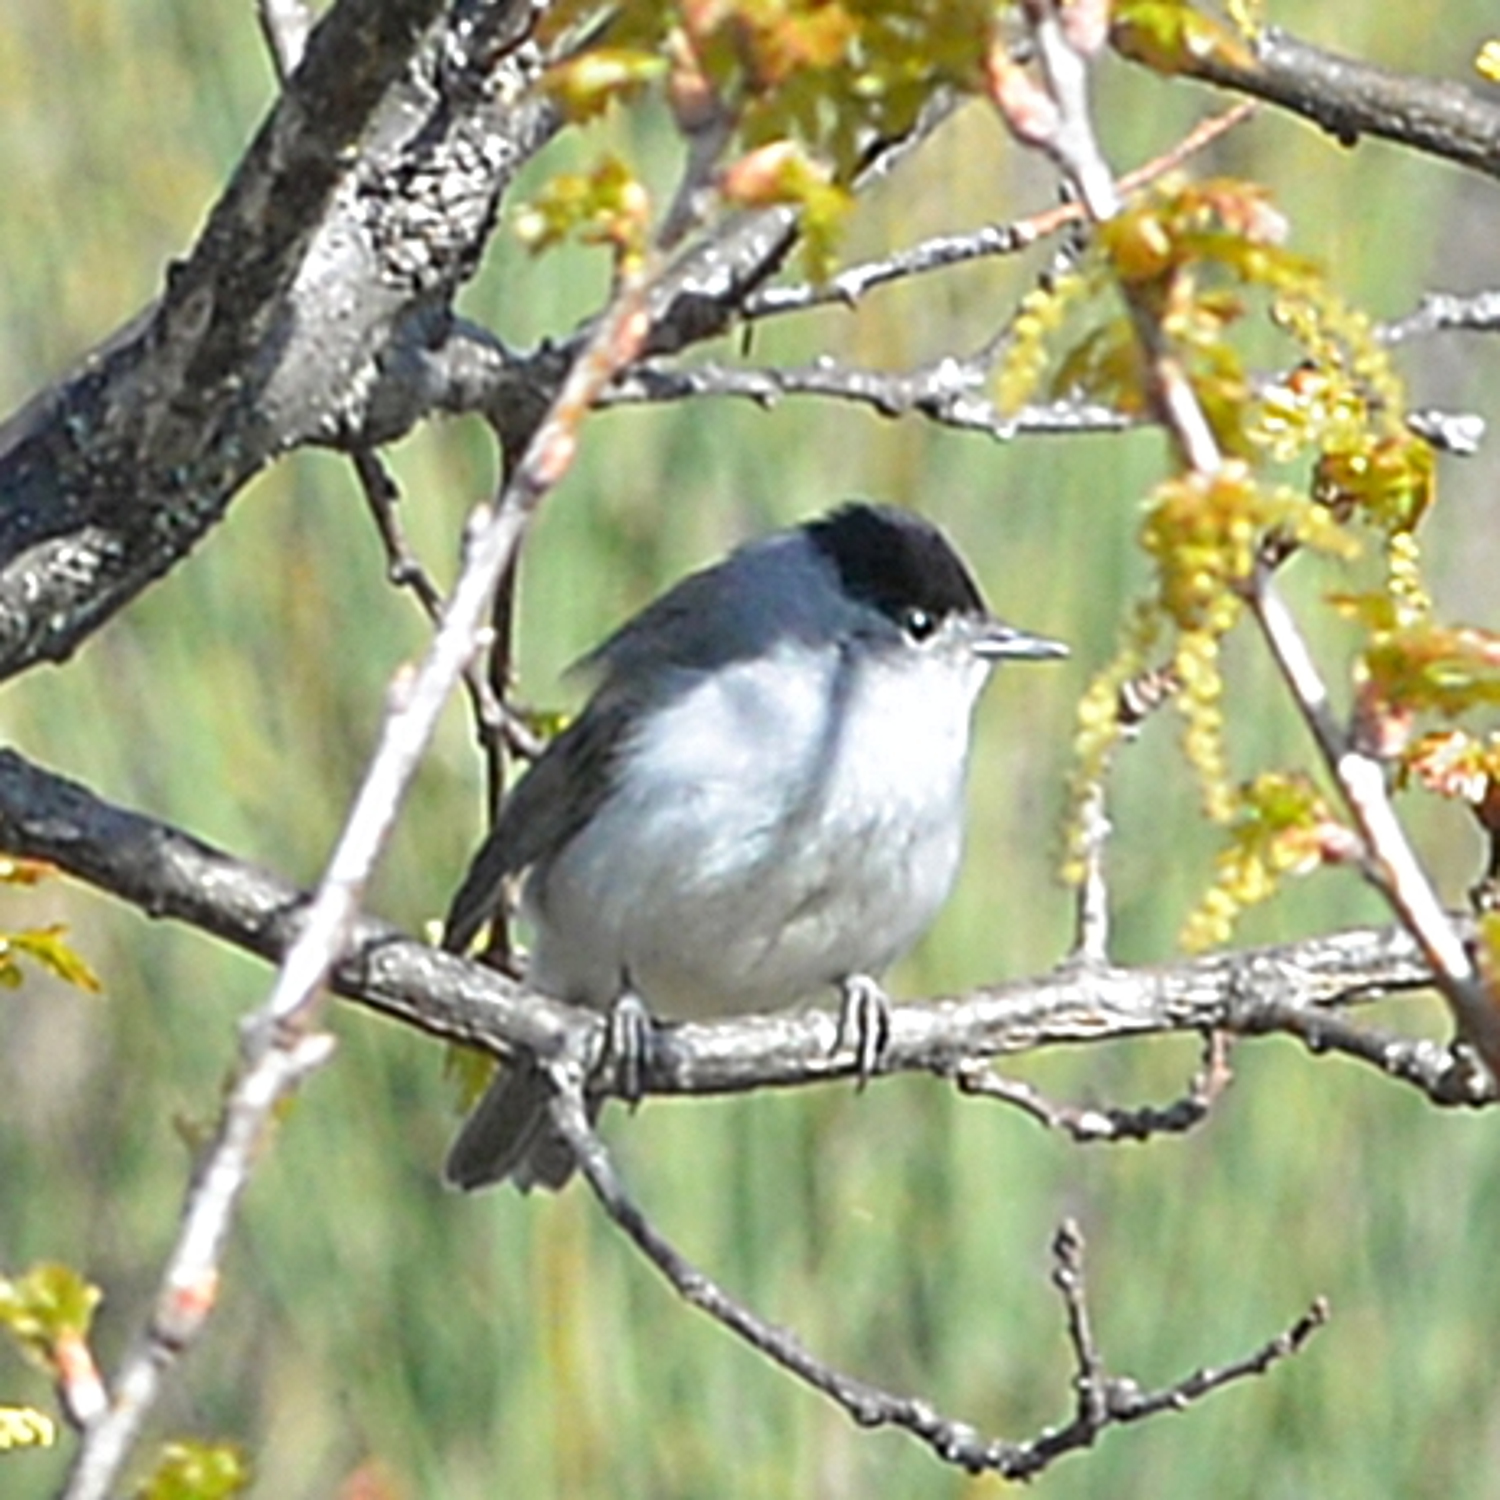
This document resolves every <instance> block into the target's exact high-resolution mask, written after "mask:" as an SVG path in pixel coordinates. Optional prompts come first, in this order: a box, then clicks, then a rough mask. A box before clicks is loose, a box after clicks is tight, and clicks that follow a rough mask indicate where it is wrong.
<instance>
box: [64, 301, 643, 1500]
mask: <svg viewBox="0 0 1500 1500" xmlns="http://www.w3.org/2000/svg"><path fill="white" fill-rule="evenodd" d="M641 303H642V288H641V286H640V285H639V283H638V282H632V281H627V282H625V283H624V284H623V285H622V286H621V288H620V289H619V291H618V292H617V294H616V297H615V299H614V301H613V302H612V303H611V305H610V306H609V307H608V308H607V310H606V311H605V313H604V315H603V316H602V317H601V318H600V320H599V322H598V323H597V324H596V327H595V332H594V336H593V339H592V340H591V341H590V343H589V344H588V345H587V346H586V347H585V348H584V350H583V351H582V353H581V354H580V356H579V358H578V359H577V360H576V361H575V364H574V367H573V369H572V371H571V372H570V374H569V376H568V378H567V380H565V381H564V383H563V385H562V388H561V389H560V390H559V392H558V394H557V397H556V400H555V401H554V403H553V405H552V409H551V410H550V412H549V413H548V415H547V418H546V420H544V421H543V422H542V423H541V425H540V426H539V427H538V428H537V430H536V432H535V434H534V436H533V437H532V440H531V442H530V444H529V445H528V446H527V449H526V452H525V454H524V455H523V457H522V458H521V460H520V462H519V463H518V464H517V465H516V466H515V469H514V471H513V472H512V473H511V475H510V476H509V478H508V480H507V482H506V483H505V484H504V485H503V487H502V490H501V493H500V496H499V498H498V500H497V503H496V504H495V506H494V508H493V510H492V511H490V512H489V513H488V514H487V515H480V516H477V517H476V519H475V522H474V525H473V526H472V528H471V537H470V546H469V548H468V552H467V555H466V558H465V562H464V567H463V571H462V573H461V575H460V577H459V580H458V584H457V586H456V587H455V589H454V591H453V595H452V597H451V598H450V599H449V601H448V604H447V607H446V609H445V611H444V615H443V621H442V624H441V626H440V627H439V628H438V630H437V632H436V634H435V635H434V637H433V639H432V642H431V644H430V645H429V647H428V649H427V652H426V655H425V657H424V659H423V661H422V664H421V666H420V667H419V668H418V669H417V671H416V672H415V674H412V675H410V676H409V677H408V676H407V675H406V674H402V675H401V676H399V677H398V678H397V680H396V682H395V683H394V684H393V686H392V690H391V693H390V699H389V706H388V710H387V713H386V716H385V719H384V722H383V723H382V725H381V731H380V738H379V742H378V744H377V745H376V748H375V751H374V753H373V755H372V756H371V759H370V763H369V765H368V767H367V769H366V771H365V775H364V779H363V781H362V782H361V785H360V787H359V790H358V792H357V793H356V795H355V798H354V802H353V804H352V806H351V808H350V810H349V813H348V815H347V817H346V819H345V822H344V827H343V830H342V832H341V833H340V835H339V838H338V841H337V843H336V845H335V847H334V850H333V853H332V855H331V857H330V858H329V861H328V865H327V868H326V870H325V871H324V874H323V877H322V880H321V882H320V884H319V886H318V889H317V892H316V893H315V895H314V896H313V898H312V900H311V902H310V903H309V904H308V906H307V909H306V911H305V913H304V914H303V918H302V920H301V922H300V923H299V925H298V930H297V933H296V936H295V938H294V939H293V940H292V941H291V943H290V944H289V946H288V947H287V949H286V951H285V954H284V956H283V958H282V960H281V966H280V968H279V970H278V972H277V975H276V979H275V982H274V984H273V986H272V989H271V993H270V996H269V998H268V999H267V1000H266V1003H265V1005H264V1006H263V1007H262V1008H261V1010H259V1011H258V1012H257V1013H256V1014H255V1015H253V1016H252V1017H251V1018H250V1021H249V1023H248V1024H247V1026H246V1028H245V1031H244V1046H245V1052H246V1057H245V1063H244V1067H243V1070H242V1072H241V1075H240V1077H239V1079H238V1080H237V1082H236V1084H235V1087H234V1089H233V1091H232V1093H231V1096H230V1101H229V1103H228V1105H227V1106H226V1108H225V1111H224V1114H223V1117H222V1120H221V1124H220V1127H219V1131H218V1134H217V1136H216V1138H215V1140H214V1142H213V1144H212V1146H211V1147H210V1148H209V1150H208V1152H207V1154H206V1155H205V1157H204V1159H203V1161H202V1162H201V1163H200V1165H199V1168H198V1170H197V1171H196V1172H195V1174H194V1177H193V1181H192V1182H191V1184H190V1185H189V1188H188V1192H187V1195H186V1199H185V1201H184V1204H183V1210H182V1220H181V1224H180V1226H179V1230H178V1237H177V1240H176V1243H175V1245H174V1247H173V1249H172V1251H171V1252H170V1254H169V1256H168V1259H167V1262H166V1266H165V1269H164V1272H163V1278H162V1284H161V1291H160V1293H159V1294H158V1298H157V1306H156V1311H155V1312H154V1314H153V1315H152V1317H151V1319H150V1320H149V1322H148V1324H147V1326H146V1328H145V1329H144V1331H143V1332H142V1333H141V1335H140V1336H139V1337H138V1338H137V1340H136V1342H135V1344H134V1346H133V1348H132V1349H131V1351H130V1353H129V1354H128V1355H127V1356H126V1359H125V1361H124V1363H123V1365H122V1367H121V1369H120V1372H119V1375H118V1377H117V1378H116V1380H115V1381H114V1382H113V1387H112V1390H111V1394H110V1404H109V1406H108V1408H107V1409H106V1410H105V1411H104V1412H103V1413H102V1414H101V1415H100V1416H99V1418H98V1419H97V1420H96V1421H95V1422H93V1423H92V1424H90V1425H89V1426H88V1427H87V1428H85V1430H84V1432H83V1436H82V1440H81V1442H80V1443H79V1447H78V1451H77V1453H76V1455H75V1457H74V1461H73V1464H72V1467H71V1469H70V1472H69V1477H68V1482H67V1485H66V1488H65V1490H64V1500H103V1497H104V1496H105V1495H106V1494H107V1493H108V1491H109V1490H110V1489H111V1488H113V1486H114V1484H115V1481H116V1479H117V1477H118V1474H119V1471H120V1469H121V1467H122V1466H123V1464H124V1462H125V1459H126V1458H127V1456H128V1454H129V1452H130V1449H131V1447H132V1446H133V1444H134V1442H135V1440H136V1438H137V1436H138V1434H139V1432H140V1430H141V1427H142V1425H143V1423H144V1421H145V1418H146V1416H147V1415H148V1413H149V1412H150V1409H151V1407H152V1406H153V1404H154V1402H155V1399H156V1397H157V1395H158V1393H159V1391H160V1388H161V1382H162V1378H163V1376H164V1374H165V1372H166V1370H167V1369H168V1368H170V1367H171V1366H172V1365H173V1364H174V1363H175V1362H176V1360H177V1359H178V1358H179V1357H180V1355H181V1354H182V1353H183V1352H184V1351H185V1350H186V1349H187V1348H188V1347H189V1346H190V1345H191V1344H192V1343H193V1342H194V1341H195V1340H196V1338H197V1336H198V1334H199V1333H200V1332H201V1330H202V1328H203V1326H204V1324H205V1323H206V1321H207V1317H208V1314H209V1312H210V1310H211V1309H212V1306H213V1293H214V1291H215V1289H216V1288H217V1285H218V1279H219V1266H220V1262H221V1260H222V1256H223V1252H224V1248H225V1246H226V1244H227V1241H228V1238H229V1233H230V1230H231V1228H232V1225H233V1221H234V1215H235V1211H236V1208H237V1206H238V1203H239V1201H240V1198H241V1197H242V1195H243V1193H244V1190H245V1188H246V1187H247V1186H248V1184H249V1180H250V1172H251V1168H252V1166H253V1164H254V1160H255V1156H256V1153H255V1149H254V1148H255V1145H256V1143H257V1142H258V1141H259V1140H260V1138H261V1136H262V1135H263V1134H264V1132H265V1130H266V1128H267V1126H268V1124H269V1122H270V1120H271V1118H272V1115H273V1112H274V1110H275V1108H276V1106H277V1104H278V1103H279V1101H280V1100H281V1099H283V1098H284V1097H285V1096H286V1094H287V1093H288V1091H289V1090H290V1089H291V1088H293V1087H294V1086H295V1085H296V1084H297V1083H298V1082H299V1081H300V1080H301V1079H302V1078H303V1077H304V1076H305V1075H306V1074H307V1073H308V1072H309V1071H311V1069H312V1068H314V1067H316V1066H317V1065H318V1064H319V1063H320V1062H322V1061H323V1060H325V1059H326V1058H327V1057H328V1056H329V1055H330V1054H331V1051H332V1043H331V1040H330V1039H329V1038H327V1037H326V1036H324V1035H322V1034H321V1033H320V1032H318V1031H317V1030H316V1029H315V1028H316V1027H317V1026H318V1023H319V1021H320V1018H321V1010H322V987H323V984H324V982H325V980H326V979H327V978H328V976H329V974H330V971H331V970H332V969H333V968H334V966H335V964H336V963H337V962H338V960H339V958H340V956H341V955H342V954H343V953H344V952H345V950H346V948H347V946H348V944H349V941H350V939H351V937H352V936H353V934H354V931H355V928H356V924H357V921H358V917H359V907H360V902H361V899H362V897H363V893H364V889H365V885H366V883H367V881H368V880H369V877H370V875H371V873H372V871H373V870H374V868H375V864H376V861H377V860H378V859H379V857H380V854H381V851H382V849H383V848H384V846H385V843H386V841H387V839H388V838H389V835H390V832H391V829H392V828H393V827H394V825H395V820H396V815H397V812H398V811H399V809H400V807H401V804H402V801H403V800H404V796H405V792H406V788H407V786H408V785H409V784H410V781H411V778H412V777H413V775H414V774H415V773H416V769H417V766H418V764H419V763H420V760H421V757H422V755H423V754H424V753H425V751H426V748H427V744H428V742H429V740H430V739H431V736H432V733H433V731H434V729H435V727H436V725H437V721H438V716H439V714H440V713H441V711H442V707H443V704H444V703H445V702H446V700H447V698H448V696H449V694H450V693H451V692H452V690H453V688H454V686H455V684H456V683H457V681H458V679H459V676H460V674H461V673H462V671H463V669H464V667H465V665H466V663H467V662H468V661H469V660H470V658H471V657H472V656H473V654H474V649H475V645H476V642H477V640H478V638H479V633H480V629H481V626H482V624H483V618H484V611H485V608H486V606H487V604H488V601H489V598H490V596H491V594H492V593H493V591H494V588H495V584H496V581H497V579H498V577H499V575H500V572H501V571H502V569H503V568H504V567H505V565H506V563H507V562H508V561H509V559H510V557H511V556H512V554H513V553H514V551H515V549H516V547H517V546H518V545H519V542H520V539H521V533H522V531H523V529H524V527H525V525H526V523H527V521H528V520H529V518H530V516H531V514H532V513H533V512H534V511H535V510H536V508H537V507H538V505H539V504H540V503H541V500H542V498H543V497H544V496H545V495H546V494H547V492H548V491H549V490H551V489H552V488H553V486H555V485H556V484H557V482H558V480H560V479H561V478H562V476H563V474H564V473H565V472H566V471H567V469H568V467H569V466H570V464H571V461H572V458H573V455H574V453H575V452H576V451H577V440H578V437H577V435H578V428H579V426H580V425H581V423H582V422H583V419H584V417H585V416H586V415H587V413H588V411H589V409H590V407H591V406H592V404H593V400H594V397H595V395H596V394H597V392H598V390H599V388H600V387H601V386H602V385H603V384H604V383H605V382H606V381H608V380H609V378H610V377H611V375H613V373H614V372H615V370H617V369H618V368H619V367H620V365H622V364H624V363H625V362H626V361H628V360H629V359H631V358H633V357H634V355H635V354H636V352H637V350H638V349H639V346H640V340H641V338H642V336H643V334H644V320H643V318H642V317H641Z"/></svg>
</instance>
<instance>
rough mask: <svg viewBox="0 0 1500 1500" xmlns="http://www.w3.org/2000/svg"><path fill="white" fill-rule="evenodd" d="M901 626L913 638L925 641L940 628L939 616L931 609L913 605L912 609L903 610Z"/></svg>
mask: <svg viewBox="0 0 1500 1500" xmlns="http://www.w3.org/2000/svg"><path fill="white" fill-rule="evenodd" d="M901 628H902V629H903V630H904V631H905V632H906V633H907V635H909V636H910V637H911V638H912V640H914V641H925V640H926V639H927V638H928V637H929V636H930V635H932V634H933V632H934V631H936V630H937V628H938V622H937V616H936V615H935V614H933V613H932V611H931V610H928V609H922V608H921V607H920V606H918V605H913V606H912V607H911V608H910V609H908V610H905V611H903V613H902V615H901Z"/></svg>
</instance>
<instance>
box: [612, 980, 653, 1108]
mask: <svg viewBox="0 0 1500 1500" xmlns="http://www.w3.org/2000/svg"><path fill="white" fill-rule="evenodd" d="M655 1024H656V1023H655V1021H654V1019H653V1018H652V1015H651V1012H650V1011H649V1010H647V1008H646V1003H645V1001H644V1000H642V999H641V997H640V996H639V995H637V994H636V993H635V991H634V990H625V991H623V992H622V993H621V995H620V997H619V998H618V999H617V1000H616V1001H615V1003H614V1004H613V1005H612V1006H611V1007H610V1011H609V1026H608V1029H607V1031H606V1033H605V1037H604V1057H603V1059H602V1061H604V1062H605V1063H607V1064H608V1065H609V1066H610V1067H611V1068H612V1069H613V1071H614V1075H615V1086H616V1088H617V1089H618V1091H619V1095H620V1098H621V1099H623V1100H624V1101H625V1103H626V1104H628V1105H629V1106H630V1108H631V1109H634V1108H636V1106H637V1105H638V1104H640V1102H641V1095H642V1092H643V1091H644V1088H645V1081H644V1079H643V1077H642V1073H643V1070H644V1067H645V1061H646V1052H647V1049H648V1048H649V1047H650V1045H651V1032H652V1029H653V1027H654V1026H655Z"/></svg>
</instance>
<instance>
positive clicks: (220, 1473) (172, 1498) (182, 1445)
mask: <svg viewBox="0 0 1500 1500" xmlns="http://www.w3.org/2000/svg"><path fill="white" fill-rule="evenodd" d="M251 1477H252V1476H251V1471H250V1463H249V1460H248V1459H247V1458H246V1457H245V1454H244V1451H243V1450H242V1449H240V1448H238V1447H236V1446H235V1445H234V1444H233V1443H198V1442H176V1443H166V1444H164V1445H163V1447H162V1450H161V1456H160V1457H159V1458H158V1459H157V1463H156V1468H155V1469H154V1470H153V1471H152V1473H151V1475H150V1477H149V1478H148V1479H147V1480H146V1482H145V1483H144V1484H142V1485H141V1487H140V1488H139V1489H138V1490H137V1491H136V1500H226V1497H227V1496H230V1495H237V1494H239V1493H240V1491H241V1490H243V1489H245V1488H246V1486H247V1485H249V1483H250V1480H251Z"/></svg>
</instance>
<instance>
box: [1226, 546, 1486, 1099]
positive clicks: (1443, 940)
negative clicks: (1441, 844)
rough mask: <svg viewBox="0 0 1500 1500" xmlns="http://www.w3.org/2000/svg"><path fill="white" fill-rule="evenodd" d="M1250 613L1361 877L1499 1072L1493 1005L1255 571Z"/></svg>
mask: <svg viewBox="0 0 1500 1500" xmlns="http://www.w3.org/2000/svg"><path fill="white" fill-rule="evenodd" d="M1250 607H1251V609H1252V610H1253V611H1254V613H1255V618H1256V620H1257V621H1258V622H1259V624H1260V628H1261V633H1262V635H1264V637H1265V639H1266V643H1267V645H1268V646H1269V647H1270V648H1271V654H1272V656H1273V658H1274V659H1275V662H1276V665H1277V666H1278V667H1279V668H1280V670H1281V675H1282V677H1283V679H1284V680H1285V682H1286V685H1287V688H1288V690H1289V691H1290V693H1291V695H1292V700H1293V702H1294V703H1295V704H1296V705H1297V707H1298V709H1299V711H1300V712H1301V714H1302V718H1303V721H1304V722H1305V723H1306V724H1307V727H1308V729H1309V730H1310V731H1311V732H1312V736H1313V740H1314V742H1315V743H1316V745H1317V747H1318V751H1319V753H1320V754H1321V756H1322V757H1323V761H1324V764H1325V765H1326V766H1327V767H1328V770H1329V773H1330V774H1331V775H1332V777H1333V779H1334V781H1335V783H1336V784H1337V786H1338V788H1339V791H1340V792H1341V793H1342V795H1343V798H1344V802H1345V805H1346V806H1347V807H1348V809H1349V811H1350V814H1351V815H1352V816H1353V818H1354V822H1355V826H1356V827H1357V828H1358V830H1359V833H1360V835H1361V837H1362V838H1363V840H1364V843H1365V851H1366V856H1367V860H1366V864H1367V869H1368V873H1369V877H1370V879H1371V880H1372V882H1373V883H1374V885H1375V886H1376V888H1377V889H1378V890H1379V891H1380V892H1381V894H1382V895H1384V896H1385V898H1386V900H1387V901H1388V902H1389V903H1390V906H1391V908H1392V910H1393V911H1394V912H1395V913H1396V915H1397V916H1399V917H1400V919H1401V921H1402V922H1403V923H1405V925H1406V927H1407V929H1408V930H1409V931H1410V932H1411V933H1412V935H1413V936H1414V937H1415V938H1416V939H1417V942H1418V943H1419V944H1420V945H1421V948H1422V951H1423V953H1424V954H1425V955H1426V957H1427V960H1428V962H1429V963H1430V964H1431V965H1432V969H1433V972H1434V974H1435V975H1436V976H1437V982H1438V986H1439V988H1440V989H1441V990H1442V992H1443V994H1444V995H1445V996H1446V997H1447V999H1448V1001H1449V1004H1450V1005H1451V1006H1452V1008H1453V1013H1454V1019H1455V1021H1456V1022H1457V1024H1458V1027H1459V1029H1460V1031H1461V1032H1462V1034H1463V1035H1464V1036H1465V1037H1467V1038H1468V1039H1469V1040H1470V1041H1472V1042H1473V1043H1474V1045H1475V1046H1476V1047H1477V1048H1478V1049H1479V1051H1480V1053H1481V1055H1482V1056H1483V1057H1484V1059H1485V1062H1486V1063H1487V1064H1488V1065H1489V1067H1490V1069H1491V1070H1492V1071H1497V1072H1500V1006H1497V1005H1496V1003H1495V999H1494V997H1493V996H1491V994H1490V993H1489V989H1488V986H1486V984H1485V983H1484V981H1483V979H1482V978H1481V976H1480V974H1479V971H1478V969H1477V968H1476V967H1475V964H1474V961H1473V959H1472V958H1471V957H1470V956H1469V950H1468V947H1467V945H1466V944H1465V942H1464V941H1463V939H1462V938H1461V937H1460V936H1459V934H1458V932H1457V930H1456V929H1455V928H1454V926H1453V923H1452V922H1451V921H1449V919H1448V915H1447V913H1446V912H1445V911H1444V910H1443V908H1442V906H1441V905H1440V903H1439V902H1438V899H1437V893H1436V892H1435V891H1434V890H1433V888H1432V883H1431V882H1430V881H1429V880H1428V879H1427V876H1426V873H1425V872H1424V871H1423V869H1422V866H1421V863H1420V861H1419V860H1418V859H1417V855H1416V851H1415V850H1414V849H1413V848H1412V846H1411V843H1410V841H1409V840H1408V839H1407V837H1406V830H1405V829H1404V828H1403V827H1402V826H1401V820H1400V819H1399V818H1398V817H1397V816H1396V811H1395V809H1394V807H1392V805H1391V799H1390V793H1389V791H1388V789H1387V787H1386V779H1385V769H1384V767H1383V766H1382V765H1381V764H1380V762H1379V761H1378V760H1377V759H1376V758H1375V757H1374V756H1373V755H1370V754H1367V753H1366V752H1365V751H1363V750H1362V749H1361V748H1360V747H1359V746H1358V745H1357V744H1356V743H1355V742H1354V738H1353V736H1352V735H1350V734H1349V733H1348V732H1347V731H1346V730H1344V729H1343V727H1342V726H1341V725H1340V724H1339V723H1338V721H1337V719H1336V718H1335V716H1334V713H1333V707H1332V704H1331V702H1330V700H1329V696H1328V689H1327V687H1326V686H1325V685H1324V683H1323V679H1322V676H1321V674H1320V673H1319V672H1318V669H1317V664H1316V663H1315V662H1314V661H1313V658H1312V653H1311V652H1310V651H1309V650H1308V647H1307V643H1306V641H1305V640H1304V639H1303V637H1302V633H1301V631H1300V630H1299V629H1298V628H1297V623H1296V621H1295V620H1294V619H1293V617H1292V613H1291V611H1290V610H1289V609H1288V608H1287V606H1286V604H1285V602H1284V601H1283V600H1282V598H1281V596H1280V594H1279V593H1278V592H1277V590H1276V586H1275V583H1274V582H1273V580H1272V579H1271V577H1270V574H1269V570H1267V569H1261V570H1259V571H1258V572H1257V574H1256V577H1255V579H1254V582H1253V585H1252V588H1251V593H1250Z"/></svg>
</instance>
